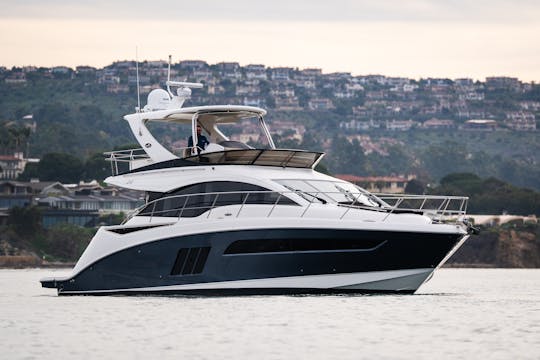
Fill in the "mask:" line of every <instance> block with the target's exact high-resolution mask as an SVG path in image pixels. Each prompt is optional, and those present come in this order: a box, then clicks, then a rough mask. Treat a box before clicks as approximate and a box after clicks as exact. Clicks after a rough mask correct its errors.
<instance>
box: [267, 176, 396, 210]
mask: <svg viewBox="0 0 540 360" xmlns="http://www.w3.org/2000/svg"><path fill="white" fill-rule="evenodd" d="M276 182H277V183H279V184H281V185H283V186H285V187H286V188H287V189H289V190H291V191H297V192H298V194H299V195H300V196H302V197H303V198H304V199H306V200H308V201H311V202H313V201H319V202H331V203H339V204H355V205H364V206H371V207H382V206H383V205H386V204H385V203H384V202H383V201H382V200H380V199H378V198H377V197H375V196H374V195H372V194H370V193H369V192H367V191H366V190H364V189H362V188H359V187H357V186H355V185H353V184H350V183H346V182H340V181H326V180H312V179H309V180H307V179H306V180H302V179H290V180H288V179H280V180H276Z"/></svg>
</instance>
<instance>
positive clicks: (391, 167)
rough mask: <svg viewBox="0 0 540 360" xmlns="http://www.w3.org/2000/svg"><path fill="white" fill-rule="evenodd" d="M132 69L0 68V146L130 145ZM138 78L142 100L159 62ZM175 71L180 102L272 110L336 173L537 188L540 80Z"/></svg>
mask: <svg viewBox="0 0 540 360" xmlns="http://www.w3.org/2000/svg"><path fill="white" fill-rule="evenodd" d="M134 65H135V64H134V62H130V61H126V62H117V63H114V64H111V65H110V66H107V67H105V68H102V69H95V68H91V67H83V66H81V67H78V68H77V69H75V70H73V69H70V68H65V67H55V68H33V67H26V68H13V69H5V68H0V153H2V154H10V153H13V152H15V151H24V152H25V153H26V154H27V155H28V156H30V157H42V156H43V155H45V154H47V153H54V152H59V153H68V154H71V155H75V156H77V157H79V158H80V159H81V160H83V161H84V160H87V159H89V158H90V157H92V156H94V155H95V154H96V153H100V152H103V151H107V150H110V149H112V148H114V147H115V146H121V145H125V144H129V143H133V140H134V139H133V136H132V135H131V133H130V131H129V129H128V126H127V124H126V123H125V122H124V121H123V120H122V116H123V115H124V114H127V113H131V112H133V111H134V107H135V106H136V91H135V89H136V81H135V80H136V79H135V77H134V74H135V71H134V70H135V69H134ZM140 73H141V89H142V90H141V91H142V99H143V103H144V102H145V95H146V94H147V93H148V92H149V91H150V90H151V89H152V88H157V87H160V86H162V84H163V81H164V80H165V79H166V64H165V63H164V62H159V61H157V62H143V63H142V64H141V66H140ZM172 77H173V78H176V79H182V80H188V81H201V82H203V83H204V84H205V87H204V88H203V89H201V90H194V93H193V98H192V100H191V101H189V102H188V103H187V104H186V105H187V106H190V105H199V104H201V105H202V104H218V103H225V104H245V105H254V106H262V107H266V108H268V110H269V115H268V116H267V120H268V123H269V125H270V129H271V131H272V132H273V133H274V135H275V137H276V139H275V140H276V143H277V144H278V146H281V147H286V148H305V149H311V150H320V151H325V152H326V153H327V156H326V158H325V160H324V163H323V164H324V165H325V166H326V167H327V168H328V169H329V170H330V171H331V172H334V173H351V174H356V175H389V174H414V175H416V176H418V177H421V178H422V179H423V180H425V181H426V182H427V183H429V182H436V181H437V180H438V179H439V178H441V177H443V176H444V175H446V174H448V173H454V172H473V173H476V174H478V175H480V176H482V177H496V178H499V179H502V180H505V181H509V182H511V183H512V184H514V185H517V186H524V187H530V188H534V189H540V167H539V166H538V164H539V162H540V141H539V132H538V131H536V125H537V123H538V121H539V120H538V119H540V85H536V84H534V83H532V84H531V83H523V82H520V81H519V80H518V79H515V78H507V77H502V78H501V77H497V78H496V77H494V78H488V79H486V81H485V82H474V81H472V80H470V79H456V80H450V79H420V80H415V79H406V78H391V77H385V76H382V75H376V76H375V75H365V76H351V74H349V73H333V74H323V73H322V72H321V71H320V70H318V69H303V70H300V69H295V68H267V67H265V66H264V65H248V66H244V67H241V66H239V65H238V64H237V63H220V64H215V65H209V64H207V63H206V62H204V61H181V62H179V63H177V64H173V69H172ZM160 84H161V85H160ZM474 119H485V120H482V121H484V122H481V123H478V122H474V121H476V120H474ZM471 121H472V122H471ZM21 129H30V130H31V131H30V132H29V133H28V134H26V135H25V134H24V132H22V131H21ZM153 131H155V133H156V137H158V138H159V139H160V140H162V141H163V142H164V143H166V144H168V145H172V144H173V143H174V142H175V141H177V140H185V138H186V137H187V136H186V134H185V133H183V132H182V131H181V130H178V129H173V128H170V127H166V126H161V125H157V126H154V127H153ZM233 131H237V132H242V131H243V129H242V128H235V129H233ZM14 134H15V135H14ZM255 141H256V140H255Z"/></svg>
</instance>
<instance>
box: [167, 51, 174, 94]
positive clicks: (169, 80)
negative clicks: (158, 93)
mask: <svg viewBox="0 0 540 360" xmlns="http://www.w3.org/2000/svg"><path fill="white" fill-rule="evenodd" d="M171 59H172V55H169V70H168V72H167V92H168V93H169V95H170V96H171V98H172V97H173V96H174V95H173V93H172V92H171V87H170V82H171Z"/></svg>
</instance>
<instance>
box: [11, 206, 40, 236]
mask: <svg viewBox="0 0 540 360" xmlns="http://www.w3.org/2000/svg"><path fill="white" fill-rule="evenodd" d="M8 225H9V226H10V227H11V228H12V229H13V231H15V233H17V234H18V235H21V236H25V237H28V236H32V235H34V234H35V233H37V232H39V231H40V230H41V229H42V227H41V212H40V211H39V208H38V207H37V206H27V207H18V206H15V207H12V208H11V209H9V215H8Z"/></svg>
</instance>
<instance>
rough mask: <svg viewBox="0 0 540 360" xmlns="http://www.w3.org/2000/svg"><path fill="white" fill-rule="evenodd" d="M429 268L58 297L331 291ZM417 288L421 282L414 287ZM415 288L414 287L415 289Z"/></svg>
mask: <svg viewBox="0 0 540 360" xmlns="http://www.w3.org/2000/svg"><path fill="white" fill-rule="evenodd" d="M433 270H434V269H433V268H422V269H407V270H388V271H370V272H361V273H349V274H327V275H306V276H289V277H279V278H267V279H252V280H235V281H220V282H210V283H198V284H187V285H170V286H155V287H144V288H131V289H111V290H89V291H61V293H62V294H106V293H115V292H159V291H184V290H185V291H189V290H212V289H272V288H283V289H295V288H302V289H333V288H343V287H347V286H353V285H358V286H359V285H361V284H362V283H372V282H381V281H385V280H396V279H399V278H401V277H408V276H413V275H420V274H425V276H426V277H427V276H429V274H430V273H431V272H432V271H433ZM420 285H421V282H420V283H419V284H418V286H420ZM418 286H417V287H418Z"/></svg>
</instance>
